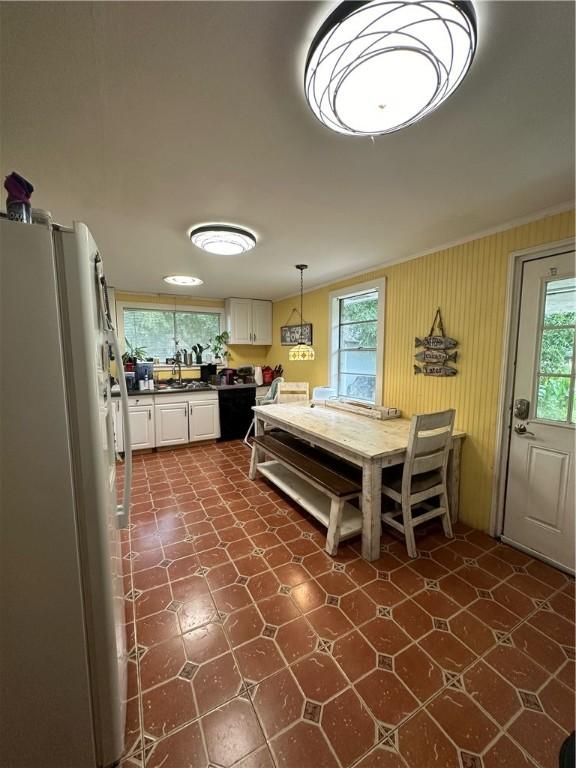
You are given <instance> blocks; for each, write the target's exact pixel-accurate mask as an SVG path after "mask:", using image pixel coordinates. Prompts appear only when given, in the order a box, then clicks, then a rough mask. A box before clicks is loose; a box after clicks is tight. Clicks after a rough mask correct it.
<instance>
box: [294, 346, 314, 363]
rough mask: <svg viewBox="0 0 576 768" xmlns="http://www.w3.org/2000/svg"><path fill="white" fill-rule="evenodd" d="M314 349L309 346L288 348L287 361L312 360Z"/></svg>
mask: <svg viewBox="0 0 576 768" xmlns="http://www.w3.org/2000/svg"><path fill="white" fill-rule="evenodd" d="M314 357H315V354H314V347H311V346H310V345H309V344H296V346H295V347H290V351H289V352H288V360H293V361H294V360H314Z"/></svg>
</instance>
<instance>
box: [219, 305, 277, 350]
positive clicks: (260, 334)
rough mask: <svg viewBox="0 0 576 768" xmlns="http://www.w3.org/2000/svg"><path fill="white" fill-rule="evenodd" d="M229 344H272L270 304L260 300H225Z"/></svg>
mask: <svg viewBox="0 0 576 768" xmlns="http://www.w3.org/2000/svg"><path fill="white" fill-rule="evenodd" d="M225 308H226V330H227V331H228V333H229V334H230V339H229V340H228V343H229V344H266V345H270V344H272V302H271V301H264V300H261V299H226V302H225Z"/></svg>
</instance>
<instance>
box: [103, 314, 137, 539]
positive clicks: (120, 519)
mask: <svg viewBox="0 0 576 768" xmlns="http://www.w3.org/2000/svg"><path fill="white" fill-rule="evenodd" d="M108 338H109V341H110V345H111V347H112V351H113V353H114V360H116V365H120V366H121V365H122V354H121V353H120V345H119V344H118V337H117V336H116V332H115V331H114V330H112V329H109V330H108ZM118 384H119V385H120V404H121V406H122V435H123V441H124V493H123V499H122V504H118V505H117V507H116V520H117V525H118V528H128V520H129V515H130V494H131V488H132V443H131V439H130V408H129V406H128V389H127V388H126V379H125V377H124V376H118Z"/></svg>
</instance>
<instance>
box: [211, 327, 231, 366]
mask: <svg viewBox="0 0 576 768" xmlns="http://www.w3.org/2000/svg"><path fill="white" fill-rule="evenodd" d="M229 338H230V334H229V333H228V331H222V333H218V334H216V336H214V340H212V339H210V345H211V348H212V352H213V353H214V362H215V363H222V362H226V358H227V357H228V355H229V354H230V353H229V352H228V350H227V349H225V347H226V344H227V343H228V339H229Z"/></svg>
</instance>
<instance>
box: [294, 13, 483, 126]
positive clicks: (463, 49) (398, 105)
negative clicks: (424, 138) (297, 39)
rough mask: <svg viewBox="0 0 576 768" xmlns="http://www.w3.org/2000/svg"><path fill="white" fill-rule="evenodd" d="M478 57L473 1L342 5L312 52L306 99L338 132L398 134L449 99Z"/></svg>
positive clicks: (309, 62) (319, 117) (315, 41)
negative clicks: (475, 54)
mask: <svg viewBox="0 0 576 768" xmlns="http://www.w3.org/2000/svg"><path fill="white" fill-rule="evenodd" d="M475 50H476V13H475V11H474V7H473V5H472V3H471V2H468V1H467V0H366V1H365V2H343V3H341V4H340V5H339V6H338V7H337V8H336V9H335V10H334V11H333V12H332V13H331V14H330V16H328V18H327V19H326V21H325V22H324V24H323V25H322V26H321V27H320V29H319V31H318V33H317V34H316V36H315V37H314V40H313V41H312V45H311V46H310V50H309V52H308V58H307V60H306V69H305V75H304V79H305V93H306V99H307V101H308V104H309V105H310V107H311V109H312V111H313V112H314V114H315V115H316V117H317V118H318V119H319V120H320V122H322V123H324V125H326V126H327V127H328V128H331V129H332V130H333V131H337V132H338V133H345V134H350V135H354V136H376V135H379V134H384V133H391V132H392V131H398V130H400V129H401V128H405V127H406V126H408V125H411V124H412V123H415V122H417V121H418V120H421V119H422V118H423V117H426V115H428V114H430V112H432V111H434V110H435V109H437V107H439V106H440V104H441V103H442V102H443V101H444V100H445V99H447V98H448V96H450V94H451V93H452V92H453V91H454V90H455V89H456V88H457V86H458V85H459V84H460V83H461V81H462V79H463V77H464V76H465V74H466V73H467V71H468V69H469V68H470V65H471V63H472V59H473V56H474V52H475Z"/></svg>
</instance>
